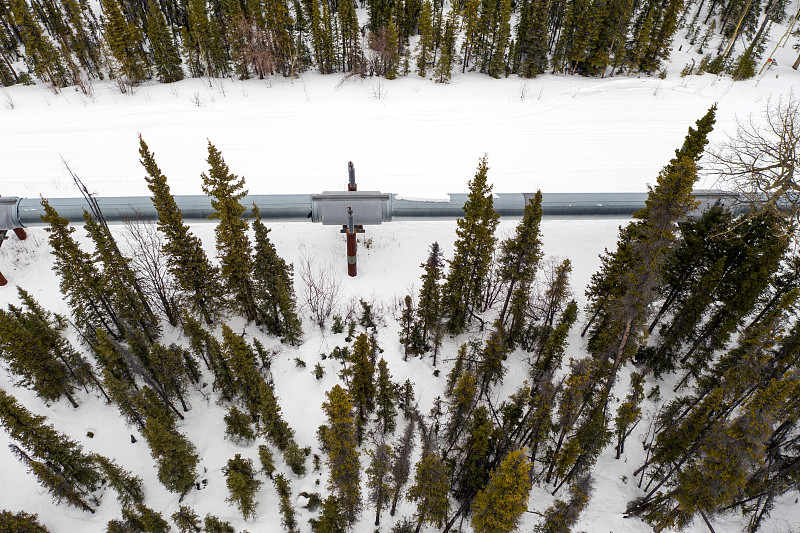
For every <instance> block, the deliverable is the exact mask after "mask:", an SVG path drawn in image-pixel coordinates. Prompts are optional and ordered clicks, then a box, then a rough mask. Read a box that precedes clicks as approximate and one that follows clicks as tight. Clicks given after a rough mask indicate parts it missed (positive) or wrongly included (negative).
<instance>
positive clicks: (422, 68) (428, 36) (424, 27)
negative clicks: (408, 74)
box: [417, 0, 433, 78]
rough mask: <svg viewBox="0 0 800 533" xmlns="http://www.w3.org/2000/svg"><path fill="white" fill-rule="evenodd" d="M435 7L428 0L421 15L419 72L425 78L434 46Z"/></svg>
mask: <svg viewBox="0 0 800 533" xmlns="http://www.w3.org/2000/svg"><path fill="white" fill-rule="evenodd" d="M432 18H433V8H432V7H431V3H430V2H429V1H428V0H425V1H424V2H423V3H422V11H421V12H420V16H419V40H418V41H417V74H419V75H420V77H422V78H424V77H425V76H426V75H427V74H428V66H429V65H430V63H431V54H432V48H433V22H432Z"/></svg>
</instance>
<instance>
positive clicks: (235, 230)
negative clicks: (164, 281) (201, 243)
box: [201, 142, 258, 321]
mask: <svg viewBox="0 0 800 533" xmlns="http://www.w3.org/2000/svg"><path fill="white" fill-rule="evenodd" d="M207 161H208V164H209V167H210V168H209V171H208V173H205V172H204V173H203V174H202V175H201V177H202V178H203V192H205V193H206V194H207V195H208V196H209V197H211V207H213V208H214V213H213V214H212V215H211V216H210V218H216V219H219V224H218V225H217V227H216V228H214V233H215V235H216V237H217V255H218V257H219V259H220V273H221V274H222V279H223V281H224V283H225V288H226V290H227V292H228V295H229V296H230V297H231V298H232V300H233V303H234V305H235V307H236V308H237V309H239V310H240V311H241V312H242V313H243V314H244V316H245V318H247V320H248V321H251V320H258V314H257V312H256V302H255V287H254V284H253V279H252V278H251V272H252V270H253V259H252V256H251V246H250V239H249V238H248V237H247V229H248V223H247V221H246V220H244V219H242V218H241V217H242V215H244V212H245V208H244V206H243V205H242V204H241V203H239V200H240V199H241V198H243V197H244V196H245V195H246V194H247V191H246V190H244V178H239V177H238V176H236V175H234V174H231V173H230V170H229V169H228V165H226V164H225V161H224V160H223V159H222V154H221V153H220V152H219V150H217V149H216V148H215V147H214V145H213V144H211V143H210V142H209V143H208V160H207Z"/></svg>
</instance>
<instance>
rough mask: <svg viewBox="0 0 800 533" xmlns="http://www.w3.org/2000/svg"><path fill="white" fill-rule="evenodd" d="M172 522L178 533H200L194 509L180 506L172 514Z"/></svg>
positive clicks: (198, 521)
mask: <svg viewBox="0 0 800 533" xmlns="http://www.w3.org/2000/svg"><path fill="white" fill-rule="evenodd" d="M172 521H173V522H175V526H176V527H177V528H178V531H179V532H180V533H200V531H202V528H201V526H200V524H201V522H200V517H199V516H197V513H196V512H194V509H192V508H191V507H189V506H188V505H181V506H180V507H178V510H177V511H175V512H174V513H172Z"/></svg>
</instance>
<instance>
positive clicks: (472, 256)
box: [442, 156, 500, 334]
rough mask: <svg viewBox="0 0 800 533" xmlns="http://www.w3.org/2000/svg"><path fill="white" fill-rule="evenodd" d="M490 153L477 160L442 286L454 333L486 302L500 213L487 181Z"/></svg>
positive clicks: (463, 327)
mask: <svg viewBox="0 0 800 533" xmlns="http://www.w3.org/2000/svg"><path fill="white" fill-rule="evenodd" d="M488 170H489V166H488V160H487V157H486V156H484V157H483V158H481V160H480V161H479V162H478V170H477V172H476V173H475V178H474V179H473V180H471V181H470V182H469V197H468V199H467V202H466V203H465V204H464V207H463V209H464V216H463V217H462V218H459V219H458V220H457V221H456V224H457V225H458V228H457V229H456V235H457V239H456V242H455V255H454V257H453V259H452V260H451V261H450V271H449V272H448V274H447V281H446V283H445V285H444V288H443V290H442V293H443V299H444V302H445V307H446V310H447V315H448V324H447V326H448V328H449V330H450V332H451V333H454V334H457V333H461V332H463V331H464V329H465V328H466V326H467V324H468V323H469V322H471V321H472V317H473V316H474V315H475V314H476V313H478V312H480V311H481V310H482V309H481V307H482V305H483V294H484V292H483V289H484V285H485V283H486V277H487V276H488V275H489V268H490V264H491V258H492V254H493V252H494V246H495V236H494V231H495V229H496V228H497V224H498V222H499V219H500V215H498V214H497V212H496V211H495V210H494V207H493V202H492V187H491V185H489V184H488V183H487V175H486V174H487V172H488Z"/></svg>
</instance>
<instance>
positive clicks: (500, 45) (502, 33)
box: [486, 0, 511, 78]
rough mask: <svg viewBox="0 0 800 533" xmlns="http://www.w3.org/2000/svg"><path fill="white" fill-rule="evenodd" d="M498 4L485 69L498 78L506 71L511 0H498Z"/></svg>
mask: <svg viewBox="0 0 800 533" xmlns="http://www.w3.org/2000/svg"><path fill="white" fill-rule="evenodd" d="M498 4H499V6H498V10H497V29H496V33H495V36H494V40H493V42H492V52H491V58H490V59H489V64H488V67H487V69H486V73H487V74H489V76H491V77H493V78H499V77H500V76H501V75H503V74H504V73H505V71H506V50H507V49H508V44H509V39H510V37H511V0H500V2H498Z"/></svg>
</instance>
